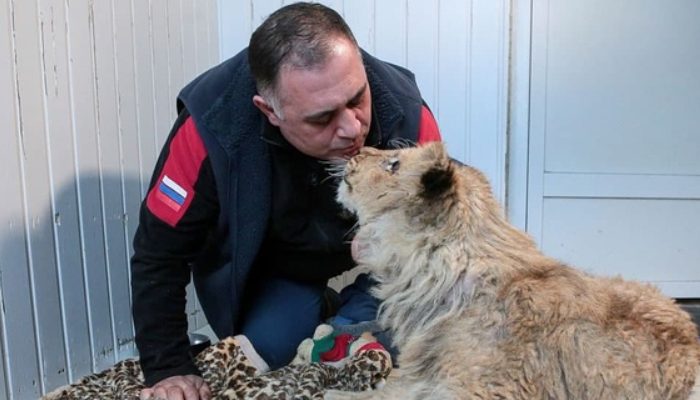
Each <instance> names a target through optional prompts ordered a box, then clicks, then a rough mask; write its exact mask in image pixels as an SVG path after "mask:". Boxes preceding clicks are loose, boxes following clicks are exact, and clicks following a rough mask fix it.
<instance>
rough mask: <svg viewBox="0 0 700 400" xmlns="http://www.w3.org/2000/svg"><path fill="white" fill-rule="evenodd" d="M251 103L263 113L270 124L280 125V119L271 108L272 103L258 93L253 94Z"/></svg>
mask: <svg viewBox="0 0 700 400" xmlns="http://www.w3.org/2000/svg"><path fill="white" fill-rule="evenodd" d="M253 104H255V107H257V108H258V109H259V110H260V111H261V112H262V113H263V114H265V116H266V117H267V120H268V121H270V124H272V125H274V126H280V122H281V121H280V119H279V117H277V114H275V109H274V108H272V105H270V103H268V102H267V101H266V100H265V99H264V98H263V97H262V96H260V95H259V94H256V95H255V96H253Z"/></svg>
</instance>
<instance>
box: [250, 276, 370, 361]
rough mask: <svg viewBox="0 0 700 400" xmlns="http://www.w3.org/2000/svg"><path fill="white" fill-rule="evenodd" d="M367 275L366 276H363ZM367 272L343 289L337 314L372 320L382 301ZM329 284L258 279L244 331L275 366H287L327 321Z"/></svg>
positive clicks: (348, 318) (351, 318) (280, 279)
mask: <svg viewBox="0 0 700 400" xmlns="http://www.w3.org/2000/svg"><path fill="white" fill-rule="evenodd" d="M362 277H364V278H362ZM366 279H367V278H366V276H365V275H360V277H358V280H357V281H356V282H355V283H353V284H351V285H349V286H348V287H347V288H345V289H343V291H342V292H341V298H342V304H340V308H339V309H338V310H337V314H338V315H340V316H344V317H345V318H344V319H347V320H350V321H352V323H354V322H360V321H372V320H374V319H376V316H377V306H378V301H377V300H376V299H375V298H374V297H372V296H371V295H370V294H369V288H370V287H371V285H368V283H367V280H366ZM325 294H326V284H325V283H323V284H320V283H305V282H304V283H302V282H298V281H293V280H289V279H285V278H280V277H269V276H268V277H266V278H265V279H261V280H258V282H257V283H256V284H255V285H254V289H253V290H251V291H250V292H249V293H248V296H247V301H246V305H245V308H244V314H243V318H242V319H241V324H240V325H239V326H240V327H241V331H240V333H241V334H243V335H245V336H246V337H247V338H248V340H250V342H251V343H252V344H253V347H254V348H255V350H256V351H257V352H258V354H259V355H260V356H261V357H262V358H263V360H265V362H267V364H268V365H269V366H270V368H271V369H278V368H280V367H283V366H285V365H287V364H288V363H289V362H290V361H291V360H292V359H293V358H294V356H295V354H296V350H297V346H298V345H299V343H301V341H302V340H303V339H305V338H307V337H311V336H313V333H314V330H315V329H316V327H317V326H318V325H319V324H320V323H321V322H323V321H322V320H323V314H324V311H327V310H325V309H324V308H325V306H324V305H325V304H327V302H328V299H327V296H326V295H325Z"/></svg>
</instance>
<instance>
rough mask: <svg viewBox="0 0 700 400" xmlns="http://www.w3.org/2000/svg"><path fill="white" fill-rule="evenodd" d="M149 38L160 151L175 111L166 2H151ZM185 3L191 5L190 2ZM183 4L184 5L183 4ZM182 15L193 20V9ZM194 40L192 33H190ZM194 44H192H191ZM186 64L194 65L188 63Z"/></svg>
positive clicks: (156, 129) (156, 127) (156, 130)
mask: <svg viewBox="0 0 700 400" xmlns="http://www.w3.org/2000/svg"><path fill="white" fill-rule="evenodd" d="M150 3H151V9H150V15H151V38H152V40H153V43H152V45H151V47H152V49H153V55H152V57H153V77H154V94H155V110H156V124H155V134H156V138H157V139H156V148H157V149H158V150H159V151H160V148H161V146H163V143H165V139H166V138H167V137H168V133H169V132H170V125H171V123H172V121H173V116H174V114H175V111H174V110H173V108H174V107H173V105H174V100H173V99H172V98H171V97H170V82H169V80H170V78H169V77H170V54H169V46H168V3H167V0H151V2H150ZM186 3H189V4H193V3H194V2H192V1H187V2H186ZM183 4H184V3H183ZM187 11H189V13H188V12H186V11H184V10H183V13H184V15H190V16H191V18H190V19H192V18H194V17H193V15H194V9H193V8H191V9H189V10H187ZM190 35H192V36H191V37H192V38H193V40H195V39H194V32H190ZM193 43H194V42H193ZM188 64H194V62H189V63H188Z"/></svg>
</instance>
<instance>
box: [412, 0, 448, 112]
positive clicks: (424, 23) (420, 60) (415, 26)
mask: <svg viewBox="0 0 700 400" xmlns="http://www.w3.org/2000/svg"><path fill="white" fill-rule="evenodd" d="M438 11H439V10H438V7H436V4H434V3H433V2H430V1H424V0H408V4H407V6H406V25H407V26H408V27H410V29H408V30H407V31H406V66H407V67H408V69H410V70H411V71H413V73H414V74H416V82H418V86H419V87H420V90H421V94H422V95H423V99H424V100H425V101H426V102H427V103H428V104H429V105H430V106H431V107H433V112H435V113H438V115H439V111H440V109H439V104H438V102H437V97H438V93H437V86H438V85H437V61H438V54H437V52H438V26H439V21H438ZM438 122H439V121H438Z"/></svg>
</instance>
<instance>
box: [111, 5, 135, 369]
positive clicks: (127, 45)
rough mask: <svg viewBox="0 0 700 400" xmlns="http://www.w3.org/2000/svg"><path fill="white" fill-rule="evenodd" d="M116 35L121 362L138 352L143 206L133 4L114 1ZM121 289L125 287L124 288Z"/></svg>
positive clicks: (118, 327)
mask: <svg viewBox="0 0 700 400" xmlns="http://www.w3.org/2000/svg"><path fill="white" fill-rule="evenodd" d="M112 8H113V10H112V12H113V17H112V19H113V24H114V32H119V34H113V40H114V46H115V58H116V82H117V87H116V89H117V113H118V118H119V123H118V127H119V149H120V152H121V157H120V170H119V172H120V175H121V183H122V199H123V200H122V201H123V210H124V211H123V217H122V223H123V225H124V226H123V227H122V229H123V241H124V248H125V250H126V252H125V254H124V257H125V258H121V257H120V258H118V261H117V262H120V261H122V260H123V264H119V265H115V266H114V268H112V269H115V268H116V269H117V270H119V271H122V272H121V273H120V274H119V277H118V281H117V282H118V286H116V290H117V293H118V296H119V297H118V298H117V300H116V301H117V302H118V303H119V305H120V307H115V314H116V315H115V320H117V323H116V324H115V327H116V328H117V329H118V331H117V332H118V334H117V345H118V351H119V355H118V357H119V358H123V357H124V356H126V355H130V354H133V353H134V351H135V344H134V332H133V325H132V323H131V285H130V276H131V274H130V269H129V267H128V266H129V260H130V259H131V255H132V254H133V250H132V246H131V238H133V237H134V234H135V233H136V228H137V225H138V217H139V207H140V204H141V182H140V175H141V157H140V147H139V131H138V124H137V121H138V120H137V117H136V115H137V113H138V110H137V106H136V93H137V90H136V79H135V77H134V74H135V68H136V67H135V65H134V55H135V51H134V37H133V34H134V30H133V28H132V26H133V19H132V13H131V12H132V10H131V2H130V1H124V0H122V1H114V2H113V3H112ZM121 285H124V286H123V287H122V286H121Z"/></svg>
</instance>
